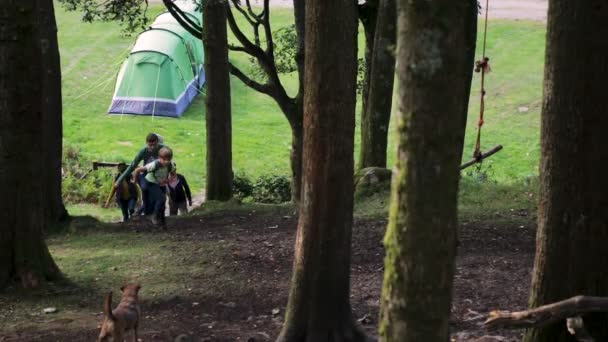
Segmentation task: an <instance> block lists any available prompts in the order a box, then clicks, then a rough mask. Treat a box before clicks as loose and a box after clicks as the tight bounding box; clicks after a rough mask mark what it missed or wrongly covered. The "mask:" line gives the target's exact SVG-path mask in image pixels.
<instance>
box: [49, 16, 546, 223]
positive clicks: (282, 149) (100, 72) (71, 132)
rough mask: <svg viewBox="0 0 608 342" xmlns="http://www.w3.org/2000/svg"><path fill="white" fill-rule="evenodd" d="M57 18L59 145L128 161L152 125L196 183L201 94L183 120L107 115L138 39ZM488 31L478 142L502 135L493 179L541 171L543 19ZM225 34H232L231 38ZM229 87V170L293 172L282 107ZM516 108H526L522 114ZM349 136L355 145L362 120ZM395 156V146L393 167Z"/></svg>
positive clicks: (471, 128)
mask: <svg viewBox="0 0 608 342" xmlns="http://www.w3.org/2000/svg"><path fill="white" fill-rule="evenodd" d="M160 10H161V8H160V7H154V8H153V10H152V12H153V13H158V12H159V11H160ZM57 17H58V24H59V41H60V49H61V56H62V68H63V95H64V139H65V144H66V145H70V146H77V147H79V148H80V150H81V151H82V153H83V154H84V155H85V156H86V157H88V158H91V159H96V160H107V161H119V160H124V161H129V160H131V158H132V157H133V156H134V155H135V153H136V151H137V150H138V149H139V148H141V146H142V145H143V140H144V137H145V135H146V134H147V133H148V132H150V131H153V132H158V133H160V134H162V135H163V136H164V137H165V139H166V141H167V143H168V144H169V145H170V146H171V147H172V148H173V149H174V151H175V161H176V162H177V164H178V167H179V169H180V171H181V172H182V173H184V174H185V175H186V176H187V177H188V180H189V182H190V183H191V184H192V186H193V188H195V189H197V188H201V187H202V186H203V184H204V176H205V123H204V104H203V97H202V96H199V97H197V99H196V101H195V102H194V104H193V105H192V106H191V107H190V108H189V110H188V111H187V112H186V113H185V115H184V116H183V117H182V118H181V119H170V118H154V119H152V118H151V117H139V116H128V115H125V116H122V117H121V116H110V115H107V114H106V111H107V108H108V105H109V103H110V100H111V96H112V92H113V87H114V81H115V76H116V73H117V70H118V68H119V66H120V63H121V62H122V61H123V60H124V58H125V57H126V56H127V54H128V51H129V49H130V46H131V44H132V43H133V42H134V39H135V37H124V36H122V34H121V28H120V27H119V25H118V24H116V23H94V24H87V23H83V22H81V21H80V14H79V13H67V12H65V11H64V10H63V9H61V8H58V9H57ZM292 22H293V15H292V12H291V10H289V9H273V15H272V23H273V28H274V29H275V30H276V29H278V28H280V27H283V26H287V25H289V24H291V23H292ZM489 30H490V31H489V36H488V49H487V55H488V56H489V57H490V58H491V65H492V68H493V72H492V73H491V74H490V75H489V76H488V78H487V87H486V88H487V91H488V95H487V100H486V101H487V102H486V108H487V109H486V120H485V121H486V124H485V126H484V128H483V136H482V146H483V147H484V149H488V148H490V147H491V146H494V145H495V144H499V143H500V144H503V145H504V146H505V149H504V150H503V151H502V152H500V153H498V154H497V155H495V156H493V157H492V158H491V159H490V160H488V162H487V164H488V165H492V169H493V170H494V176H493V177H494V179H495V180H497V181H498V182H500V183H512V182H517V181H518V180H519V179H523V178H528V177H530V176H533V175H536V174H537V165H538V158H539V112H540V102H541V90H542V69H543V53H544V52H543V51H544V35H545V30H544V25H543V24H542V23H535V22H526V21H491V22H490V27H489ZM230 39H232V40H234V38H233V37H232V36H231V37H230ZM359 45H360V48H359V54H360V55H361V54H362V53H363V35H360V36H359ZM479 55H480V53H478V57H479ZM230 58H231V60H232V61H233V62H234V63H235V64H236V65H238V66H240V67H242V68H243V69H248V66H249V61H248V59H247V57H246V56H244V55H242V54H231V56H230ZM478 77H479V75H477V74H476V75H475V79H474V80H473V91H472V96H471V102H470V111H469V122H468V125H467V137H466V144H465V152H464V158H465V159H468V157H469V155H470V154H471V152H472V149H473V143H474V140H473V139H474V137H475V129H476V123H477V116H478V108H479V99H478V92H479V80H478ZM282 79H283V81H284V83H285V85H286V87H287V88H288V89H289V91H290V92H292V93H293V92H294V91H295V89H296V85H297V77H296V75H295V74H289V75H283V77H282ZM231 86H232V115H233V167H234V169H235V171H237V172H244V173H246V174H248V175H250V176H253V177H257V176H260V175H263V174H289V161H288V158H289V149H290V140H291V135H290V129H289V126H288V124H287V121H286V120H285V118H284V117H283V115H282V113H281V112H280V110H279V108H278V106H277V105H276V104H275V103H274V102H273V101H272V100H271V99H270V98H268V97H267V96H265V95H261V94H259V93H257V92H255V91H252V90H250V89H248V88H247V87H245V86H244V85H243V84H242V83H241V82H240V81H238V80H237V79H235V78H232V81H231ZM438 100H440V99H438ZM359 102H360V101H359ZM519 107H527V108H528V109H529V110H528V111H526V112H520V111H518V108H519ZM393 140H394V139H392V138H391V139H390V140H389V141H391V142H392V141H393ZM355 144H356V150H357V151H358V145H359V133H358V128H357V136H356V142H355ZM357 151H356V152H355V157H356V156H358V152H357ZM394 154H395V152H394V146H393V145H392V144H391V146H390V147H389V164H391V165H392V163H393V161H394ZM80 209H84V208H83V207H81V208H80ZM78 210H79V209H78ZM103 215H107V214H103ZM103 215H101V216H103Z"/></svg>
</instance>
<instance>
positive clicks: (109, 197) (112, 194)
mask: <svg viewBox="0 0 608 342" xmlns="http://www.w3.org/2000/svg"><path fill="white" fill-rule="evenodd" d="M115 193H116V188H114V184H112V191H110V195H109V196H108V199H107V200H106V203H105V204H104V205H103V207H104V208H107V207H108V205H110V200H111V199H112V197H114V194H115Z"/></svg>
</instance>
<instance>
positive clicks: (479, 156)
mask: <svg viewBox="0 0 608 342" xmlns="http://www.w3.org/2000/svg"><path fill="white" fill-rule="evenodd" d="M489 2H490V0H486V15H485V22H484V28H483V49H482V59H481V60H479V61H477V62H475V72H480V73H481V89H480V92H479V121H478V122H477V139H476V141H475V150H474V151H473V159H471V160H469V161H468V162H466V163H464V164H462V165H460V167H459V168H458V169H459V170H463V169H466V168H467V167H469V166H471V165H474V164H477V163H481V162H482V161H483V160H484V159H486V158H488V157H490V156H491V155H493V154H494V153H496V152H498V151H500V150H502V145H496V146H494V147H493V148H492V149H490V150H489V151H487V152H482V151H481V127H482V126H483V124H484V120H483V114H484V111H485V101H484V100H485V96H486V89H485V76H486V74H488V73H490V71H492V69H491V68H490V58H488V56H486V40H487V36H488V5H489Z"/></svg>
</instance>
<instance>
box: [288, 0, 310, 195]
mask: <svg viewBox="0 0 608 342" xmlns="http://www.w3.org/2000/svg"><path fill="white" fill-rule="evenodd" d="M305 1H306V0H293V15H294V21H295V27H296V34H297V36H298V43H297V44H298V45H297V52H296V65H297V67H298V94H297V95H296V97H295V99H294V114H293V115H292V116H293V117H294V119H293V120H291V121H292V122H290V125H291V134H292V139H291V155H290V161H291V199H292V202H293V203H295V204H296V205H297V204H299V202H300V196H301V189H302V158H303V155H302V154H303V151H302V149H303V145H304V141H303V135H304V132H303V129H304V128H303V120H304V58H305V56H304V53H305V52H304V42H305V39H306V33H305V19H306V2H305Z"/></svg>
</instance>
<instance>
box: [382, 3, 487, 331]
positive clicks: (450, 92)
mask: <svg viewBox="0 0 608 342" xmlns="http://www.w3.org/2000/svg"><path fill="white" fill-rule="evenodd" d="M397 4H398V5H397V6H398V10H397V18H398V19H397V21H398V23H397V31H398V33H397V64H396V75H397V78H396V82H397V87H396V92H395V94H394V96H395V97H396V101H395V108H394V109H393V110H394V111H395V114H396V116H397V120H398V121H397V125H398V126H397V130H398V131H397V133H398V146H397V166H396V171H395V174H394V176H393V188H392V199H391V209H390V219H389V225H388V228H387V232H386V236H385V246H386V258H385V273H384V287H383V290H382V299H381V322H380V338H381V340H382V341H395V342H397V341H398V342H419V341H425V342H445V341H448V340H449V331H448V319H449V316H450V308H451V299H452V278H453V274H454V258H455V254H456V238H457V236H456V233H457V226H458V220H457V194H458V180H459V172H458V166H459V164H460V160H461V156H462V147H463V141H464V133H465V131H464V127H465V121H466V113H467V103H468V94H469V91H470V89H469V87H470V83H471V81H470V79H471V77H472V71H473V64H474V63H473V54H472V53H471V49H474V46H475V41H474V39H472V38H474V36H475V35H474V33H472V31H471V27H472V24H471V23H470V21H471V20H474V19H475V15H476V10H477V7H476V5H477V4H476V1H474V0H472V1H453V0H438V1H432V2H429V1H423V0H413V1H412V0H398V2H397ZM438 99H441V100H438Z"/></svg>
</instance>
